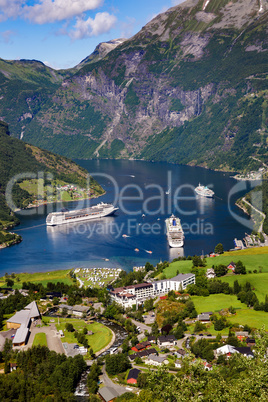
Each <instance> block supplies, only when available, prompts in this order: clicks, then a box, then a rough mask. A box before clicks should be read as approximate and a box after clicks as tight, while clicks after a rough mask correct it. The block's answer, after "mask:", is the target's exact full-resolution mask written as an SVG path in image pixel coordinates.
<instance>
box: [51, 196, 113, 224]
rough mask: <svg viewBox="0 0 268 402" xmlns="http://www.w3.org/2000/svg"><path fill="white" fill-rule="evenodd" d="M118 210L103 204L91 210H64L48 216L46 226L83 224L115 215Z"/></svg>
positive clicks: (90, 208) (110, 205)
mask: <svg viewBox="0 0 268 402" xmlns="http://www.w3.org/2000/svg"><path fill="white" fill-rule="evenodd" d="M117 210H118V208H115V207H114V206H113V205H112V204H106V203H103V202H101V203H100V204H97V205H94V206H92V207H89V208H84V209H77V210H73V211H69V210H68V209H63V210H62V211H60V212H52V213H50V214H48V216H47V219H46V224H47V225H48V226H56V225H63V224H66V223H73V222H75V223H76V222H81V221H85V220H91V219H98V218H103V217H104V216H109V215H113V214H114V213H115V211H117Z"/></svg>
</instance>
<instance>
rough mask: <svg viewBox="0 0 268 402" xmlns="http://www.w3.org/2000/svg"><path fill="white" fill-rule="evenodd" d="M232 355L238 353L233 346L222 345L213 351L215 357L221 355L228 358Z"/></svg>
mask: <svg viewBox="0 0 268 402" xmlns="http://www.w3.org/2000/svg"><path fill="white" fill-rule="evenodd" d="M233 353H238V351H237V350H236V349H235V347H234V346H231V345H223V346H221V347H220V348H218V349H216V350H215V354H216V357H219V356H221V355H225V356H227V357H230V356H231V355H232V354H233Z"/></svg>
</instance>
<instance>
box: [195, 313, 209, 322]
mask: <svg viewBox="0 0 268 402" xmlns="http://www.w3.org/2000/svg"><path fill="white" fill-rule="evenodd" d="M197 320H198V321H200V322H203V323H206V322H210V314H209V313H202V314H198V316H197Z"/></svg>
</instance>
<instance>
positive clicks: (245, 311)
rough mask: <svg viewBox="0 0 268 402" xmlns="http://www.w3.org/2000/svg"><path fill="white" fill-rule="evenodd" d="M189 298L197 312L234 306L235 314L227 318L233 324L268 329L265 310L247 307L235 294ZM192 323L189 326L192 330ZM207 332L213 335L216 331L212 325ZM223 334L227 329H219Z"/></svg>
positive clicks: (215, 311) (215, 310)
mask: <svg viewBox="0 0 268 402" xmlns="http://www.w3.org/2000/svg"><path fill="white" fill-rule="evenodd" d="M191 300H192V301H193V302H194V305H195V308H196V311H197V313H198V314H200V313H202V312H203V313H204V312H209V311H211V312H213V313H219V311H220V310H222V309H227V308H229V307H231V306H232V307H234V308H235V309H236V314H235V315H230V316H228V317H227V320H228V321H230V322H231V323H233V324H239V325H246V324H247V325H249V326H250V327H252V328H257V329H261V328H262V327H263V326H264V327H265V328H266V329H268V313H267V312H265V311H255V310H253V309H252V308H248V307H247V306H246V305H245V304H243V303H241V302H240V301H239V300H237V298H236V296H235V295H225V294H222V293H220V294H215V295H210V296H208V297H203V296H192V297H191ZM193 327H194V325H192V326H191V327H190V331H192V330H193ZM209 332H210V333H211V334H212V335H214V334H215V333H217V331H215V330H214V328H213V325H211V326H210V327H209ZM220 332H221V333H222V334H223V335H227V334H228V329H224V330H223V331H220Z"/></svg>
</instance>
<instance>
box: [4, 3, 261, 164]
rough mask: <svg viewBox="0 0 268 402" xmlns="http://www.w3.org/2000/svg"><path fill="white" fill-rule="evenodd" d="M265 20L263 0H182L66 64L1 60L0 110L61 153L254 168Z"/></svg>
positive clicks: (14, 127)
mask: <svg viewBox="0 0 268 402" xmlns="http://www.w3.org/2000/svg"><path fill="white" fill-rule="evenodd" d="M267 22H268V4H267V1H264V0H232V1H230V0H204V1H203V0H188V1H185V2H184V3H182V4H180V5H178V6H175V7H172V8H171V9H169V10H168V11H166V12H164V13H162V14H160V15H158V16H157V17H155V18H154V19H153V20H152V21H150V22H149V23H148V24H147V25H146V26H145V27H143V28H142V29H141V31H140V32H138V33H137V34H136V35H134V36H133V37H132V38H130V39H128V40H123V41H122V43H119V44H118V43H117V44H116V46H115V47H114V48H113V45H114V44H113V43H112V44H111V46H110V45H109V46H108V45H107V44H106V45H99V47H97V49H96V50H95V52H93V54H92V55H91V56H89V57H87V58H86V59H84V60H83V61H82V62H81V63H80V64H79V65H78V66H76V67H75V68H73V69H69V70H61V71H57V72H56V71H54V70H52V69H50V68H48V67H46V66H44V65H41V63H39V64H38V63H37V62H34V61H32V62H31V61H28V62H26V61H19V62H5V61H2V62H1V64H0V96H1V105H0V116H1V117H2V118H3V119H5V120H6V121H7V122H8V123H9V124H10V129H11V131H12V133H14V135H15V136H17V137H19V138H23V139H24V140H25V141H27V142H30V143H32V144H34V145H37V146H41V147H43V148H45V149H48V150H51V151H54V152H57V153H60V154H62V155H65V156H68V157H70V158H92V157H100V158H137V159H145V160H154V161H169V162H175V163H182V164H191V165H199V166H204V167H208V168H212V169H221V170H237V171H243V170H248V169H256V168H258V167H260V165H261V162H267V161H268V157H267V133H268V131H267V124H268V109H267V95H268V80H267V77H268V75H267V72H268V37H267ZM111 48H112V50H110V49H111ZM108 50H110V51H108ZM15 68H16V70H15ZM252 157H254V158H255V159H253V158H252ZM257 159H258V160H260V161H261V162H258V161H257Z"/></svg>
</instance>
